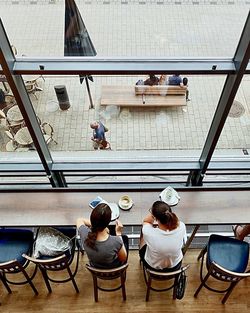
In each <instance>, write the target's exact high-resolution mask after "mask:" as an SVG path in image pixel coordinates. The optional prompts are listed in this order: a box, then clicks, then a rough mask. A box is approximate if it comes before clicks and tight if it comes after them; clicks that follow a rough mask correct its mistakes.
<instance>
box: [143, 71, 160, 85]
mask: <svg viewBox="0 0 250 313" xmlns="http://www.w3.org/2000/svg"><path fill="white" fill-rule="evenodd" d="M159 81H160V79H159V78H158V77H157V76H155V74H150V75H149V78H148V79H146V80H145V81H144V85H148V86H154V85H159Z"/></svg>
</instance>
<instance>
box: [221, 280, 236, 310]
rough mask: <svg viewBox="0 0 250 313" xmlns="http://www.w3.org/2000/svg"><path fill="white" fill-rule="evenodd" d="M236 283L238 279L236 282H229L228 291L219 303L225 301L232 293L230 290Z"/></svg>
mask: <svg viewBox="0 0 250 313" xmlns="http://www.w3.org/2000/svg"><path fill="white" fill-rule="evenodd" d="M237 283H238V281H237V282H232V283H231V284H230V287H229V288H228V291H227V293H226V294H225V296H224V297H223V299H222V301H221V303H223V304H225V303H226V301H227V299H228V298H229V296H230V294H231V293H232V291H233V289H234V287H235V286H236V285H237Z"/></svg>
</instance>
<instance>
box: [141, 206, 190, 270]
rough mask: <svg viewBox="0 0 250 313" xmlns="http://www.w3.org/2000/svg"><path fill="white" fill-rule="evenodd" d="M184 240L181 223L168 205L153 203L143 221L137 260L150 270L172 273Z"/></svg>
mask: <svg viewBox="0 0 250 313" xmlns="http://www.w3.org/2000/svg"><path fill="white" fill-rule="evenodd" d="M155 222H156V225H154V223H155ZM186 240H187V234H186V226H185V224H184V223H183V222H181V221H179V219H178V217H177V216H176V214H175V213H173V212H172V210H171V208H170V206H169V205H168V204H166V203H165V202H163V201H156V202H154V204H153V206H152V208H151V210H150V213H149V214H148V215H147V216H146V217H145V218H144V220H143V226H142V234H141V239H140V250H139V255H140V259H141V261H142V262H143V264H144V266H146V267H147V268H149V269H151V270H155V271H163V272H171V271H175V270H177V269H179V268H180V267H181V263H182V259H183V254H182V247H183V245H184V243H185V242H186Z"/></svg>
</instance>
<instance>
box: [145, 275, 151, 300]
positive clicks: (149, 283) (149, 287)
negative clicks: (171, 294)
mask: <svg viewBox="0 0 250 313" xmlns="http://www.w3.org/2000/svg"><path fill="white" fill-rule="evenodd" d="M151 283H152V278H151V276H149V277H148V281H147V293H146V301H148V300H149V294H150V289H151Z"/></svg>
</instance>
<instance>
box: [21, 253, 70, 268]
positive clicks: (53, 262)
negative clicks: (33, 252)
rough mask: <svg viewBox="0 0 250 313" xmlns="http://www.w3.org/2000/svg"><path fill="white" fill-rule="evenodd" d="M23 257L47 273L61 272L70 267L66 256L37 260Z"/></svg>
mask: <svg viewBox="0 0 250 313" xmlns="http://www.w3.org/2000/svg"><path fill="white" fill-rule="evenodd" d="M23 257H25V258H26V259H27V260H29V261H31V262H33V263H34V264H37V265H39V267H40V268H43V269H45V270H46V271H55V272H56V271H61V270H63V269H65V268H66V267H67V266H68V265H69V263H68V259H69V257H68V256H67V255H66V254H63V255H60V256H58V257H56V258H50V259H36V258H33V257H30V256H27V255H23Z"/></svg>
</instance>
